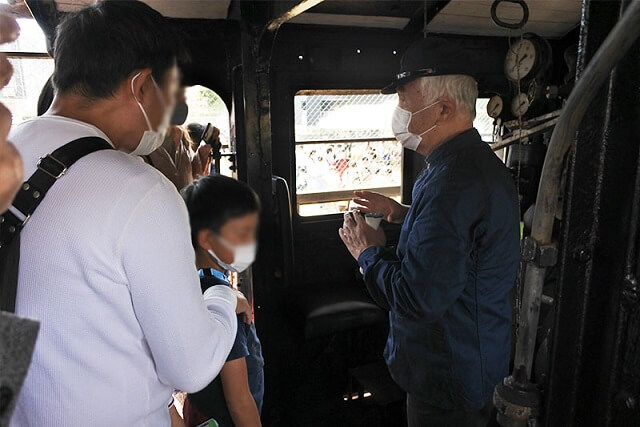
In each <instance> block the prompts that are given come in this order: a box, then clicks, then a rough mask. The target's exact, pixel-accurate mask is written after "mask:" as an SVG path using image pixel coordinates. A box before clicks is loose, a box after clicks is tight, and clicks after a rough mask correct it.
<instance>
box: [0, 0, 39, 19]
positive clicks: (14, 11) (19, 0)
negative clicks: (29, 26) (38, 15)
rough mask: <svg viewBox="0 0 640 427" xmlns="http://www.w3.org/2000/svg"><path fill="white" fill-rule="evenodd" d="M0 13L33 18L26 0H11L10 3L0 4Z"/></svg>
mask: <svg viewBox="0 0 640 427" xmlns="http://www.w3.org/2000/svg"><path fill="white" fill-rule="evenodd" d="M0 13H4V14H5V15H9V16H13V17H14V18H32V16H31V12H30V11H29V8H28V7H27V5H26V4H25V2H24V0H9V2H8V4H0Z"/></svg>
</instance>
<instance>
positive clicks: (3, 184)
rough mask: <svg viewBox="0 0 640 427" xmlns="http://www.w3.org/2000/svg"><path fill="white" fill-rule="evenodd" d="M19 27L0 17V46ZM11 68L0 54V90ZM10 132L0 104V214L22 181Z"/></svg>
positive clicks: (7, 114) (14, 35) (7, 116)
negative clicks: (10, 139) (9, 137)
mask: <svg viewBox="0 0 640 427" xmlns="http://www.w3.org/2000/svg"><path fill="white" fill-rule="evenodd" d="M19 34H20V27H19V26H18V23H17V22H16V20H15V19H13V18H10V17H8V16H5V15H0V44H1V43H8V42H12V41H14V40H15V39H17V38H18V35H19ZM12 74H13V68H12V67H11V64H10V63H9V61H8V60H7V57H6V56H5V55H4V54H0V89H1V88H3V87H4V86H6V85H7V83H9V80H10V79H11V75H12ZM9 130H11V112H9V110H8V109H7V108H6V107H5V106H4V105H2V104H0V212H4V211H5V210H7V208H8V207H9V206H10V205H11V202H12V201H13V198H14V197H15V195H16V193H17V192H18V189H19V188H20V184H22V180H23V179H24V170H23V169H22V159H21V158H20V155H19V154H18V151H17V150H16V149H15V147H14V146H13V144H11V143H10V142H8V141H7V136H8V135H9Z"/></svg>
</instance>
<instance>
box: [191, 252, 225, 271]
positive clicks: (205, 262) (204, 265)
mask: <svg viewBox="0 0 640 427" xmlns="http://www.w3.org/2000/svg"><path fill="white" fill-rule="evenodd" d="M196 268H197V269H198V270H206V269H208V268H211V269H214V270H217V271H219V272H221V273H226V271H225V269H224V268H222V267H220V265H218V263H217V262H216V260H215V259H214V258H213V257H212V256H211V255H209V253H207V252H206V251H202V250H198V251H197V253H196Z"/></svg>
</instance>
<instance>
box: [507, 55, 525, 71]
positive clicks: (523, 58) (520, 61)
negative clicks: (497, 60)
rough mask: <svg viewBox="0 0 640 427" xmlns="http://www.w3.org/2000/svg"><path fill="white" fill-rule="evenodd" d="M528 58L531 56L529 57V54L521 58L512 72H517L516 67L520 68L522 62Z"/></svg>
mask: <svg viewBox="0 0 640 427" xmlns="http://www.w3.org/2000/svg"><path fill="white" fill-rule="evenodd" d="M528 56H529V55H528V54H526V55H524V56H523V57H522V58H520V59H519V60H518V62H516V65H514V66H513V67H511V71H513V70H515V69H516V67H519V66H520V64H522V61H524V60H525V59H527V57H528Z"/></svg>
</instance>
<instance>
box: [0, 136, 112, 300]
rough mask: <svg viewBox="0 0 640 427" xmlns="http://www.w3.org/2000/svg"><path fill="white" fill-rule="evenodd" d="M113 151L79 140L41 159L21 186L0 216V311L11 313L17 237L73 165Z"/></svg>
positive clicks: (92, 140)
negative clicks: (95, 153) (93, 155)
mask: <svg viewBox="0 0 640 427" xmlns="http://www.w3.org/2000/svg"><path fill="white" fill-rule="evenodd" d="M112 148H113V147H112V146H111V145H110V144H109V143H108V142H107V141H105V140H104V139H102V138H98V137H94V136H91V137H85V138H79V139H76V140H74V141H71V142H69V143H68V144H65V145H63V146H62V147H60V148H58V149H57V150H55V151H54V152H53V153H51V154H47V155H46V156H44V157H41V158H40V161H39V162H38V168H37V169H36V171H35V172H34V173H33V175H31V177H30V178H29V179H28V180H27V181H25V182H24V183H23V184H22V187H21V188H20V191H19V192H18V194H17V195H16V197H15V199H14V200H13V205H12V206H11V207H10V208H9V210H7V211H6V212H4V213H3V214H2V216H0V274H1V277H0V309H2V310H5V311H9V312H13V311H14V309H15V301H16V292H17V286H18V277H17V276H18V262H19V257H20V241H19V238H18V237H19V234H20V231H22V229H23V228H24V226H25V224H26V223H27V221H29V218H31V215H32V214H33V212H34V211H35V210H36V208H37V207H38V205H39V204H40V202H42V199H43V198H44V196H45V195H46V194H47V191H49V189H50V188H51V186H52V185H53V184H55V182H56V181H57V180H58V179H60V178H61V177H62V176H63V175H64V174H65V173H66V172H67V169H69V168H70V167H71V166H72V165H73V164H74V163H75V162H76V161H78V160H79V159H81V158H82V157H84V156H86V155H87V154H91V153H93V152H95V151H99V150H107V149H112Z"/></svg>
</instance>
